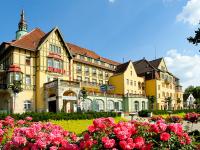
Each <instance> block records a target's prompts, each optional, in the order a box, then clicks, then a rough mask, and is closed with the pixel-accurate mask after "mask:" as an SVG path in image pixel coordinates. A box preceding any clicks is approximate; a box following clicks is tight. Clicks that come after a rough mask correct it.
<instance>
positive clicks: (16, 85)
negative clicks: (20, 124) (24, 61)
mask: <svg viewBox="0 0 200 150" xmlns="http://www.w3.org/2000/svg"><path fill="white" fill-rule="evenodd" d="M10 88H11V90H12V92H13V105H12V113H14V111H15V101H16V95H17V94H18V93H19V92H21V91H22V90H23V89H22V81H21V80H14V81H13V84H12V85H10Z"/></svg>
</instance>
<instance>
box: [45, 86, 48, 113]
mask: <svg viewBox="0 0 200 150" xmlns="http://www.w3.org/2000/svg"><path fill="white" fill-rule="evenodd" d="M44 100H45V111H46V112H49V101H48V89H46V88H45V90H44Z"/></svg>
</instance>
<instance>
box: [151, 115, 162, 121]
mask: <svg viewBox="0 0 200 150" xmlns="http://www.w3.org/2000/svg"><path fill="white" fill-rule="evenodd" d="M159 120H161V121H163V122H164V120H163V117H162V116H153V117H151V118H150V119H149V121H150V122H151V121H153V122H157V121H159Z"/></svg>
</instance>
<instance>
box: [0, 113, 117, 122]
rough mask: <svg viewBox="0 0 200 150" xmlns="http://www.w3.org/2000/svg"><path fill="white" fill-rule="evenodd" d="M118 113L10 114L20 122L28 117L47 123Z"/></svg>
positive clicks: (115, 115) (109, 115) (0, 116)
mask: <svg viewBox="0 0 200 150" xmlns="http://www.w3.org/2000/svg"><path fill="white" fill-rule="evenodd" d="M120 115H121V114H120V113H116V112H86V113H63V112H61V113H52V112H42V113H37V112H26V113H22V114H10V116H11V117H12V118H14V119H16V120H20V119H23V118H26V117H27V116H30V117H32V118H33V121H49V120H78V119H79V120H85V119H94V118H100V117H117V116H120ZM6 116H8V114H0V119H5V118H6Z"/></svg>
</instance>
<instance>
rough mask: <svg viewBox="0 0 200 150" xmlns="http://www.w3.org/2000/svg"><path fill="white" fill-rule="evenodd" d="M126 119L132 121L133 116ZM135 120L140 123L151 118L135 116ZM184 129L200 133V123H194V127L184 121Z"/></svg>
mask: <svg viewBox="0 0 200 150" xmlns="http://www.w3.org/2000/svg"><path fill="white" fill-rule="evenodd" d="M124 118H125V119H127V120H131V116H125V117H124ZM133 119H135V120H138V121H148V119H149V118H143V117H138V116H134V117H133ZM183 127H184V129H189V130H188V131H194V130H199V131H200V122H199V123H194V124H193V125H192V124H191V123H187V121H183ZM188 127H189V128H188Z"/></svg>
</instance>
